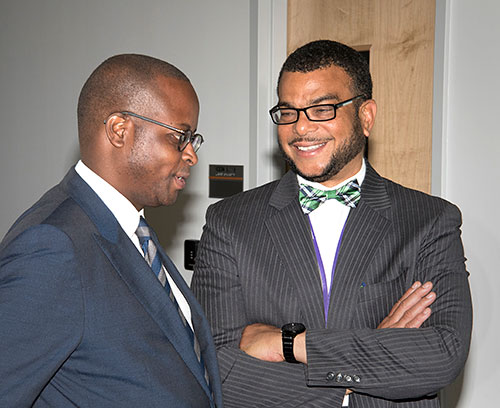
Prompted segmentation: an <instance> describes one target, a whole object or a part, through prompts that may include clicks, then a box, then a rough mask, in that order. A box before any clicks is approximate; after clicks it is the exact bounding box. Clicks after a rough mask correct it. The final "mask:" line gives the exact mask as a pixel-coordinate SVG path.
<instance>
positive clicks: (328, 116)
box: [269, 95, 364, 125]
mask: <svg viewBox="0 0 500 408" xmlns="http://www.w3.org/2000/svg"><path fill="white" fill-rule="evenodd" d="M363 96H364V95H358V96H355V97H354V98H351V99H347V100H346V101H342V102H339V103H335V104H330V103H327V104H321V105H312V106H308V107H307V108H302V109H299V108H285V107H281V106H278V105H276V106H275V107H274V108H272V109H271V110H270V111H269V114H270V115H271V119H272V120H273V122H274V123H275V124H277V125H291V124H292V123H295V122H298V120H299V115H300V112H304V114H305V115H306V117H307V119H309V120H310V121H311V122H326V121H327V120H332V119H335V117H336V115H337V109H338V108H341V107H342V106H346V105H349V104H350V103H352V102H353V101H355V100H356V99H358V98H362V97H363Z"/></svg>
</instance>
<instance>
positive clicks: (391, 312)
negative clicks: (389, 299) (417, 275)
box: [389, 281, 422, 316]
mask: <svg viewBox="0 0 500 408" xmlns="http://www.w3.org/2000/svg"><path fill="white" fill-rule="evenodd" d="M420 286H422V284H421V283H420V282H419V281H416V282H414V283H413V285H411V287H410V289H408V290H407V291H406V292H405V293H404V294H403V296H401V298H399V300H398V301H397V302H396V303H395V304H394V306H393V307H392V309H391V311H390V313H389V316H390V315H392V314H393V313H394V312H395V311H396V310H397V308H398V306H399V305H400V304H401V302H403V301H404V300H406V299H407V298H408V297H409V296H410V295H411V294H412V293H413V292H415V291H416V290H417V289H418V288H419V287H420Z"/></svg>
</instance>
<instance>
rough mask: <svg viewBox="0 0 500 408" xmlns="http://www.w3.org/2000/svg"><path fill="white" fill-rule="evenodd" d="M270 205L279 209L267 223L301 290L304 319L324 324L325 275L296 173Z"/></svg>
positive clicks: (289, 273)
mask: <svg viewBox="0 0 500 408" xmlns="http://www.w3.org/2000/svg"><path fill="white" fill-rule="evenodd" d="M270 205H271V206H273V207H275V208H276V209H277V210H278V211H277V212H276V213H275V214H274V215H273V216H271V217H270V218H269V219H268V220H266V226H267V228H268V231H269V234H270V236H271V239H272V241H273V244H274V245H275V247H276V249H277V250H278V252H279V253H280V255H281V259H282V261H283V263H284V265H285V273H286V274H287V280H289V281H291V282H292V283H293V285H294V287H295V290H296V293H297V301H298V303H299V304H300V305H301V308H302V310H303V313H304V316H303V318H304V320H303V321H304V322H305V323H307V324H309V325H310V326H311V327H323V326H324V324H325V323H324V322H325V317H324V308H323V295H322V289H321V278H320V274H319V270H318V264H317V261H316V255H315V252H314V247H313V243H312V239H311V230H310V227H309V222H308V220H307V216H305V215H304V213H303V212H302V210H301V208H300V205H299V202H298V184H297V178H296V176H295V174H294V173H292V172H288V173H287V174H285V176H283V178H282V179H281V180H280V182H279V184H278V186H277V188H276V190H275V192H274V193H273V195H272V196H271V199H270Z"/></svg>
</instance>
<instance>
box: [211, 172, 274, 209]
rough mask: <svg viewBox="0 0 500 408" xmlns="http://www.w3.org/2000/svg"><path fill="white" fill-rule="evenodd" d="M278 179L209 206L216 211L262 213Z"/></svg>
mask: <svg viewBox="0 0 500 408" xmlns="http://www.w3.org/2000/svg"><path fill="white" fill-rule="evenodd" d="M278 184H279V181H278V180H277V181H272V182H270V183H267V184H264V185H262V186H259V187H255V188H252V189H250V190H247V191H243V192H241V193H238V194H235V195H233V196H231V197H228V198H225V199H222V200H220V201H218V202H217V203H215V204H212V205H211V206H210V207H212V208H214V209H215V210H216V211H223V212H225V211H230V212H237V213H249V212H257V213H262V211H263V209H264V207H267V206H268V205H269V200H270V198H271V196H272V194H273V193H274V191H275V190H276V188H277V186H278Z"/></svg>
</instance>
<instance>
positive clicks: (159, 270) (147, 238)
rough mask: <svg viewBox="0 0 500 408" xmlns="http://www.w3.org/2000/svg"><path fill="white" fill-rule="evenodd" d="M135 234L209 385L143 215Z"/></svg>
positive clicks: (194, 342)
mask: <svg viewBox="0 0 500 408" xmlns="http://www.w3.org/2000/svg"><path fill="white" fill-rule="evenodd" d="M136 235H137V237H138V238H139V243H140V244H141V248H142V251H143V252H144V259H145V260H146V262H147V263H148V265H149V266H150V267H151V269H152V270H153V273H154V274H155V275H156V276H157V278H158V280H159V281H160V283H161V284H162V286H163V287H164V288H165V290H166V291H167V293H168V297H169V298H170V300H171V301H172V302H173V303H174V306H175V308H176V309H177V312H178V313H179V317H180V319H181V321H182V324H183V325H184V328H185V329H186V332H187V333H188V336H189V338H190V340H191V343H192V345H193V348H194V352H195V354H196V357H197V359H198V362H199V363H200V365H201V367H202V369H203V371H204V373H205V380H206V381H207V384H208V385H209V386H210V382H209V377H208V372H207V370H206V367H205V364H204V363H203V357H202V356H201V350H200V344H199V343H198V340H197V339H196V336H195V335H194V332H193V330H192V329H191V326H190V325H189V323H188V322H187V320H186V317H185V316H184V313H182V310H181V308H180V306H179V304H178V303H177V300H176V299H175V296H174V292H173V291H172V288H171V287H170V285H169V283H168V280H167V275H166V274H165V268H164V267H163V264H162V262H161V258H160V254H159V253H158V249H157V248H156V245H155V243H154V242H153V240H152V239H151V229H150V227H149V225H148V223H147V222H146V220H145V219H144V218H143V217H141V218H140V220H139V227H137V230H136Z"/></svg>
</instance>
